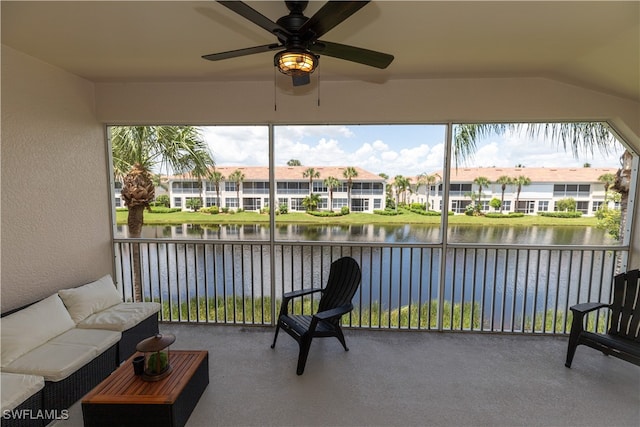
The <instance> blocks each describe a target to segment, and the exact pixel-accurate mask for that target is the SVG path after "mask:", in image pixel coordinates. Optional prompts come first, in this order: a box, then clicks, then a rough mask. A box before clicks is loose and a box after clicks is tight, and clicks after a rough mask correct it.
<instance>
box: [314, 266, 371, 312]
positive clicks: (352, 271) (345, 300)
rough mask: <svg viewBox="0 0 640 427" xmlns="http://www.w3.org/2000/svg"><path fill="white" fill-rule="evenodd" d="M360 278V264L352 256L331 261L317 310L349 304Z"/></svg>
mask: <svg viewBox="0 0 640 427" xmlns="http://www.w3.org/2000/svg"><path fill="white" fill-rule="evenodd" d="M361 278H362V273H361V271H360V266H359V265H358V263H357V262H356V260H354V259H353V258H351V257H343V258H340V259H337V260H336V261H334V262H332V263H331V268H330V270H329V279H328V280H327V286H326V287H325V288H324V291H323V292H322V297H321V298H320V303H319V306H318V311H325V310H330V309H332V308H336V307H340V306H343V305H345V304H349V303H350V302H351V300H352V299H353V296H354V295H355V294H356V291H357V290H358V286H359V285H360V280H361Z"/></svg>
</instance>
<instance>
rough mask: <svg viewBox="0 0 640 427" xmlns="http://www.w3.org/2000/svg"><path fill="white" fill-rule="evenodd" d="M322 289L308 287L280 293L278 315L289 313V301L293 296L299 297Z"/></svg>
mask: <svg viewBox="0 0 640 427" xmlns="http://www.w3.org/2000/svg"><path fill="white" fill-rule="evenodd" d="M323 291H324V289H322V288H309V289H299V290H297V291H292V292H287V293H285V294H283V295H282V304H280V314H279V316H282V315H287V313H289V308H288V307H289V301H291V300H292V299H294V298H297V297H301V296H304V295H310V294H314V293H316V292H323Z"/></svg>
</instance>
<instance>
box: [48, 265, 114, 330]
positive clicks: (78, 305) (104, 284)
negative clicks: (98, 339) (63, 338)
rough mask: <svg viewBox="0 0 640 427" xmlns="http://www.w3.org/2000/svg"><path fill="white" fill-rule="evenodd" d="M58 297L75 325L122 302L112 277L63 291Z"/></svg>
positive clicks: (108, 276) (107, 276)
mask: <svg viewBox="0 0 640 427" xmlns="http://www.w3.org/2000/svg"><path fill="white" fill-rule="evenodd" d="M58 295H60V298H62V301H63V302H64V305H66V306H67V310H69V314H70V315H71V318H72V319H73V321H74V322H75V323H78V322H82V321H83V320H84V319H86V318H87V317H89V316H91V315H92V314H93V313H97V312H99V311H102V310H104V309H107V308H109V307H113V306H114V305H116V304H120V303H121V302H122V297H121V296H120V293H119V292H118V290H117V289H116V287H115V285H114V284H113V280H112V279H111V276H110V275H106V276H104V277H102V278H100V279H98V280H96V281H95V282H91V283H88V284H86V285H83V286H80V287H77V288H73V289H62V290H60V291H58Z"/></svg>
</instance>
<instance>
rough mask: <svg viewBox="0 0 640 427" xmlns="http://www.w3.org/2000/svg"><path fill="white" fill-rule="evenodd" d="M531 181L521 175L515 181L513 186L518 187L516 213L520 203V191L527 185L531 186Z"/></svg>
mask: <svg viewBox="0 0 640 427" xmlns="http://www.w3.org/2000/svg"><path fill="white" fill-rule="evenodd" d="M530 184H531V179H529V178H528V177H526V176H524V175H520V176H518V177H517V178H515V179H514V180H513V185H515V186H516V209H515V210H516V212H517V211H518V202H519V201H520V191H522V187H523V186H525V185H530Z"/></svg>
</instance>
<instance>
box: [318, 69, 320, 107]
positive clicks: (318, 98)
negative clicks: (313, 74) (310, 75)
mask: <svg viewBox="0 0 640 427" xmlns="http://www.w3.org/2000/svg"><path fill="white" fill-rule="evenodd" d="M318 107H320V70H318Z"/></svg>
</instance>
